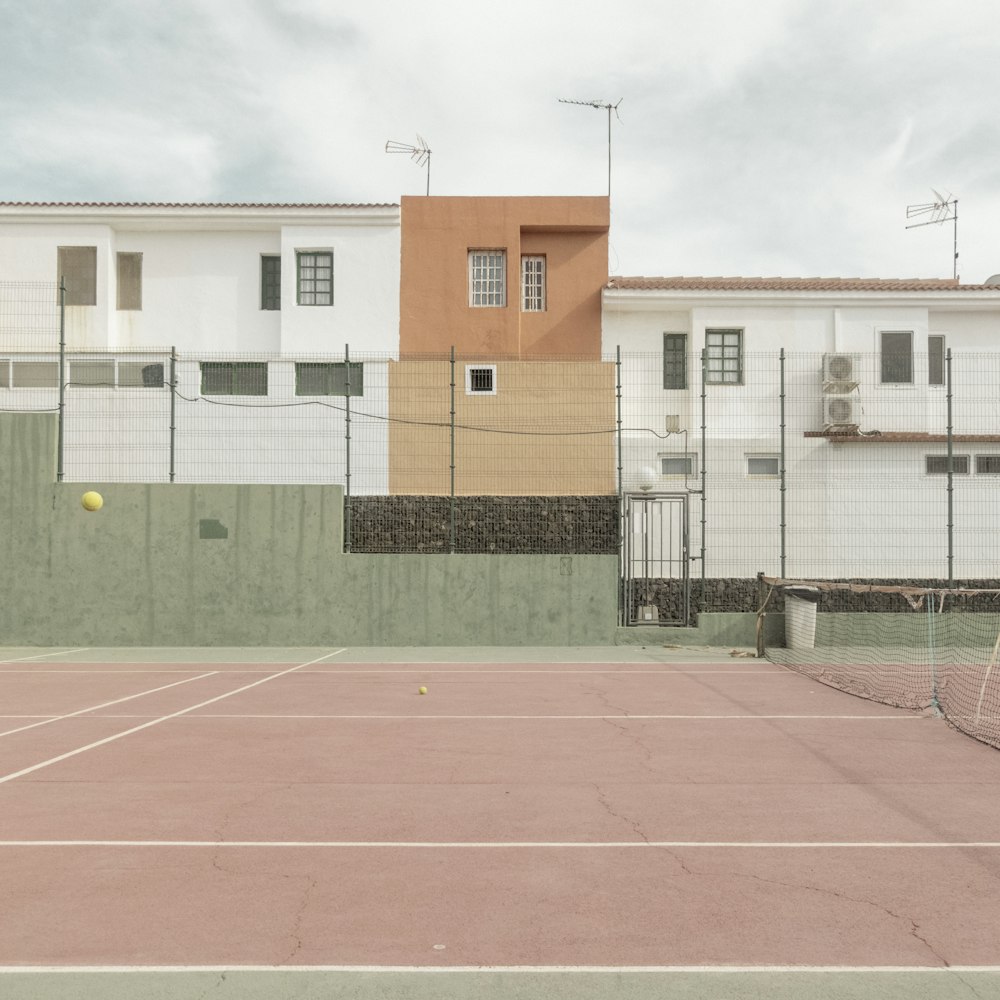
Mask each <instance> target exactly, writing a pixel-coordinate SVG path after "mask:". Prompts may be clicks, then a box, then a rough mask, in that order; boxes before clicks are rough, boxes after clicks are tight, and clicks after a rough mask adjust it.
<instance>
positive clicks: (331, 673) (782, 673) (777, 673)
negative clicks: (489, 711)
mask: <svg viewBox="0 0 1000 1000" xmlns="http://www.w3.org/2000/svg"><path fill="white" fill-rule="evenodd" d="M9 662H14V661H13V660H11V661H9ZM170 666H171V667H176V666H177V664H170ZM200 666H212V667H242V664H239V663H212V662H206V663H203V664H200V665H199V667H192V668H191V669H189V670H167V669H164V668H163V667H158V666H157V665H156V664H152V663H151V664H150V665H149V667H148V668H147V669H145V670H107V669H105V668H103V667H101V668H95V669H93V670H64V669H59V668H56V667H53V668H52V669H41V670H0V676H2V675H3V674H146V673H154V674H170V673H178V674H183V673H191V671H192V670H197V669H199V668H200ZM227 673H233V674H266V673H269V671H268V670H266V669H265V670H262V669H260V668H259V667H254V668H252V669H251V668H246V669H240V670H230V671H227ZM302 674H303V675H305V674H318V675H320V676H323V677H338V676H340V675H341V674H616V675H617V674H650V675H652V676H654V677H661V676H664V675H667V676H669V675H670V674H742V675H744V676H746V675H747V674H752V675H754V676H767V677H802V676H803V675H802V674H798V673H795V672H794V671H791V670H787V669H782V670H728V669H725V670H477V669H476V668H475V667H471V668H468V669H465V670H453V669H440V668H435V667H431V668H428V669H425V670H417V669H413V670H368V669H365V670H350V669H341V668H339V667H338V668H337V669H336V670H303V671H302Z"/></svg>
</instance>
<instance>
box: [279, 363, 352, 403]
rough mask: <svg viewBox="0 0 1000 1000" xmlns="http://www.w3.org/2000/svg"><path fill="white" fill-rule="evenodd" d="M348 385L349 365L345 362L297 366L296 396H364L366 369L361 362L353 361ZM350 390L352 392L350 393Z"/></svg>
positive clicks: (300, 364)
mask: <svg viewBox="0 0 1000 1000" xmlns="http://www.w3.org/2000/svg"><path fill="white" fill-rule="evenodd" d="M349 374H350V385H348V381H347V376H348V368H347V364H346V363H345V362H343V361H333V362H312V361H300V362H297V363H296V365H295V395H296V396H348V395H350V396H363V395H364V392H365V369H364V365H363V364H362V362H360V361H352V362H351V367H350V373H349ZM348 389H350V392H348Z"/></svg>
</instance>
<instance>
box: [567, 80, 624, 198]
mask: <svg viewBox="0 0 1000 1000" xmlns="http://www.w3.org/2000/svg"><path fill="white" fill-rule="evenodd" d="M558 100H559V103H560V104H584V105H586V106H587V107H588V108H604V110H605V111H607V113H608V197H609V198H610V197H611V112H612V111H613V112H614V113H615V117H616V118H617V119H618V120H619V121H621V115H619V114H618V104H621V102H622V101H623V100H625V98H624V97H619V98H618V104H611V103H610V102H608V101H567V100H565V99H564V98H562V97H560V98H559V99H558Z"/></svg>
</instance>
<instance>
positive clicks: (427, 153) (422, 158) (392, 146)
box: [385, 132, 431, 194]
mask: <svg viewBox="0 0 1000 1000" xmlns="http://www.w3.org/2000/svg"><path fill="white" fill-rule="evenodd" d="M385 151H386V152H387V153H408V154H409V156H410V159H411V160H413V162H414V163H416V165H417V166H418V167H422V166H423V165H424V164H425V163H426V164H427V193H428V194H430V193H431V148H430V146H428V145H427V140H426V139H425V138H424V137H423V136H422V135H421V134H420V133H419V132H418V133H417V144H416V145H415V146H409V145H407V144H406V143H405V142H396V141H395V140H394V139H390V140H389V141H388V142H387V143H386V144H385Z"/></svg>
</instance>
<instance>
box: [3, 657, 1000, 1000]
mask: <svg viewBox="0 0 1000 1000" xmlns="http://www.w3.org/2000/svg"><path fill="white" fill-rule="evenodd" d="M733 652H736V651H733ZM740 652H741V653H744V655H730V650H728V649H714V650H711V649H709V650H691V649H674V648H667V647H663V646H656V647H654V646H649V647H615V648H587V647H583V648H573V649H570V648H565V649H564V648H555V647H553V648H488V649H487V648H460V647H451V648H421V649H416V648H412V649H411V648H405V649H404V648H350V649H342V648H338V647H324V648H309V649H224V648H215V649H200V648H199V649H184V648H176V649H138V648H136V649H129V648H115V649H106V648H105V649H91V648H59V649H44V650H43V649H38V648H10V649H5V650H0V706H2V709H0V713H2V715H0V816H2V834H0V890H2V896H3V899H4V907H3V911H4V919H3V922H2V925H0V967H2V971H0V996H3V997H5V998H11V1000H22V998H28V997H32V998H36V997H43V996H44V997H46V998H55V1000H61V998H66V997H80V998H102V1000H104V998H119V997H121V998H124V997H137V996H143V997H157V998H160V997H162V998H169V1000H176V998H179V997H185V998H187V997H212V998H223V1000H226V998H232V997H241V998H242V997H253V998H258V997H259V998H265V997H267V998H269V1000H273V998H291V997H297V998H301V997H317V998H318V997H363V998H368V997H372V998H374V997H380V998H381V997H417V998H424V997H426V998H431V997H434V998H451V997H471V996H475V997H519V998H521V997H546V998H562V997H567V998H568V997H574V998H577V997H584V998H589V997H594V998H596V997H609V996H627V997H636V998H639V997H641V998H646V997H649V998H652V997H662V996H665V995H670V996H678V997H690V998H695V997H697V998H707V997H761V998H763V997H799V996H806V995H808V996H818V997H837V998H841V997H858V998H860V997H907V998H913V997H934V998H942V997H943V998H951V997H956V998H957V997H987V996H998V995H1000V933H998V930H997V929H998V928H1000V753H998V752H997V751H996V750H995V749H992V748H990V747H988V746H985V745H983V744H982V743H979V742H977V741H976V740H973V739H970V738H968V737H967V736H964V735H962V734H960V733H958V732H956V731H955V730H954V729H953V728H951V727H950V726H948V725H947V724H946V723H945V722H944V721H943V720H942V719H940V718H938V717H935V716H934V715H933V714H931V713H929V712H928V713H921V712H916V711H907V710H903V709H897V708H892V707H887V706H885V705H880V704H877V703H875V702H871V701H866V700H862V699H860V698H856V697H853V696H851V695H849V694H846V693H843V692H841V691H837V690H834V689H832V688H830V687H828V686H826V685H824V684H823V683H820V682H818V681H816V680H815V679H813V678H810V677H809V676H805V675H803V674H801V673H797V672H794V671H792V670H789V669H786V668H785V667H783V666H781V665H776V664H773V663H770V662H767V661H766V660H762V659H756V658H752V657H749V656H747V655H745V652H744V651H740ZM421 687H426V689H427V694H426V695H422V694H420V693H419V690H420V688H421Z"/></svg>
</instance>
